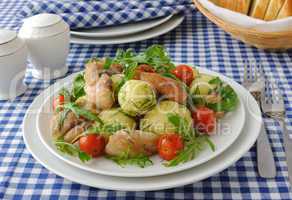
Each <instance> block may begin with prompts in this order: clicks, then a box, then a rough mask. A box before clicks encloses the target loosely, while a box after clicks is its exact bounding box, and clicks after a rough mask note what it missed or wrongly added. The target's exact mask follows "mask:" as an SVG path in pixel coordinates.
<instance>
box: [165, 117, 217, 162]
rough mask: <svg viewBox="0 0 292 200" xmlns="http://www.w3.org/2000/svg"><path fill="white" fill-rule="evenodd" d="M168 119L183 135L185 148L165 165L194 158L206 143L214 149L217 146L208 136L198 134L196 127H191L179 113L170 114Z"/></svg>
mask: <svg viewBox="0 0 292 200" xmlns="http://www.w3.org/2000/svg"><path fill="white" fill-rule="evenodd" d="M168 120H169V122H171V123H172V124H173V125H174V126H175V127H176V129H177V130H176V131H177V132H178V133H179V134H180V135H181V136H182V137H183V139H184V149H183V150H182V151H181V152H180V153H179V154H178V155H177V156H176V157H175V158H174V159H172V160H170V161H169V162H167V163H165V166H167V167H173V166H176V165H178V164H181V163H185V162H187V161H190V160H192V159H194V158H195V157H196V156H197V155H198V153H199V152H200V151H202V150H203V149H204V145H205V144H208V145H209V146H210V148H211V149H212V150H213V151H214V150H215V146H214V144H213V143H212V141H211V140H210V139H209V138H208V136H206V135H204V136H202V135H196V134H195V129H193V128H192V127H190V126H189V124H188V123H187V121H186V120H185V119H183V118H182V117H180V116H179V115H177V114H170V115H168Z"/></svg>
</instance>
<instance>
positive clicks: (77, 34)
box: [70, 14, 174, 38]
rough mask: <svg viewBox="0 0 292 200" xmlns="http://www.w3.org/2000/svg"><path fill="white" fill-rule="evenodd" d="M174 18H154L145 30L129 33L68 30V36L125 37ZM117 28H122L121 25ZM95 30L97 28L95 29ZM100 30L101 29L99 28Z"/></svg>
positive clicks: (140, 30)
mask: <svg viewBox="0 0 292 200" xmlns="http://www.w3.org/2000/svg"><path fill="white" fill-rule="evenodd" d="M173 16H174V14H171V15H168V16H165V17H160V19H158V18H156V21H155V22H154V23H152V24H151V25H149V26H147V27H146V28H145V27H144V28H140V29H139V28H137V29H136V30H134V31H132V32H130V31H124V32H119V33H115V32H114V33H108V34H107V35H105V34H104V33H103V34H102V33H91V32H90V33H86V32H82V31H76V30H70V34H72V35H76V36H81V37H89V38H95V37H106V38H111V37H118V36H125V35H130V34H134V33H139V32H142V31H146V30H148V29H151V28H154V27H156V26H159V25H160V24H163V23H164V22H166V21H168V20H170V19H171V18H172V17H173ZM151 20H153V21H154V20H155V19H151ZM141 22H143V21H140V22H132V24H138V23H141ZM119 26H122V25H121V24H120V25H119ZM95 28H97V27H95ZM101 29H102V27H101Z"/></svg>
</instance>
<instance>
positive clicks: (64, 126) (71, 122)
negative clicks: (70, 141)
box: [52, 111, 81, 139]
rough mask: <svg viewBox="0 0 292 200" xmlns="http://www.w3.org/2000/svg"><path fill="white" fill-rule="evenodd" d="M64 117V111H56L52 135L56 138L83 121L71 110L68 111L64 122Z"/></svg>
mask: <svg viewBox="0 0 292 200" xmlns="http://www.w3.org/2000/svg"><path fill="white" fill-rule="evenodd" d="M62 118H63V112H59V113H56V114H55V115H54V116H53V118H52V130H53V131H52V135H53V138H54V139H58V138H59V137H61V136H63V135H64V134H65V133H67V132H68V131H69V130H70V129H72V128H73V127H74V126H76V125H77V124H79V123H81V120H80V119H78V118H77V117H76V115H75V114H74V113H73V112H71V111H68V113H67V114H66V116H65V118H64V120H63V122H62Z"/></svg>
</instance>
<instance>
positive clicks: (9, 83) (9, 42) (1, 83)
mask: <svg viewBox="0 0 292 200" xmlns="http://www.w3.org/2000/svg"><path fill="white" fill-rule="evenodd" d="M26 66H27V48H26V45H25V43H24V42H23V41H22V40H21V39H20V38H18V37H17V33H16V32H14V31H10V30H4V29H0V71H1V73H0V100H7V99H14V98H15V97H17V96H19V95H21V94H22V93H24V92H25V90H26V86H25V84H24V83H23V79H24V76H25V71H26Z"/></svg>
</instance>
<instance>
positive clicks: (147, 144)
mask: <svg viewBox="0 0 292 200" xmlns="http://www.w3.org/2000/svg"><path fill="white" fill-rule="evenodd" d="M157 140H158V136H157V135H156V134H154V133H150V132H143V131H139V130H135V131H132V132H130V133H129V132H127V131H126V130H120V131H118V132H116V133H115V134H114V135H112V136H110V137H109V141H108V143H107V145H106V147H105V152H106V153H107V154H108V155H112V156H121V155H123V154H124V153H128V155H129V156H130V157H134V156H137V155H141V154H142V155H148V156H150V155H153V154H155V153H156V152H157V148H156V143H157Z"/></svg>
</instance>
